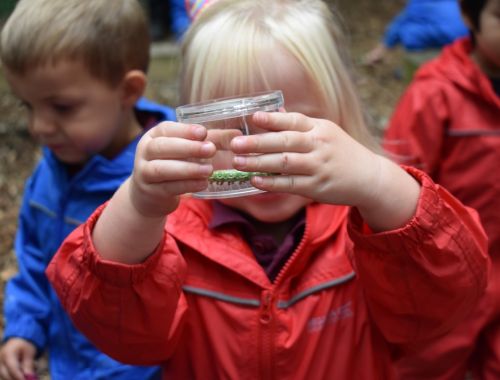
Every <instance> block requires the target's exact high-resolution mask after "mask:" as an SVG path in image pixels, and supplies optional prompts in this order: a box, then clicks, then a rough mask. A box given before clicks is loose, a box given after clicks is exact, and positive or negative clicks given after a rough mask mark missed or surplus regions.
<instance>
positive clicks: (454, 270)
mask: <svg viewBox="0 0 500 380" xmlns="http://www.w3.org/2000/svg"><path fill="white" fill-rule="evenodd" d="M407 170H408V171H409V173H411V174H412V175H414V176H415V178H417V179H418V181H419V182H420V183H421V184H422V191H421V195H420V199H419V202H418V207H417V211H416V214H415V216H414V217H413V218H412V219H411V220H410V221H409V223H407V224H406V225H405V226H403V227H402V228H399V229H395V230H393V231H387V232H383V233H378V234H370V233H366V229H365V228H363V220H362V218H361V217H360V215H359V214H357V213H356V212H355V211H354V212H352V214H351V218H350V222H351V223H350V226H349V235H350V237H351V239H352V241H353V242H354V259H355V263H356V269H357V273H358V275H359V280H360V281H361V283H362V285H363V289H364V293H365V295H366V299H367V303H368V306H369V310H370V313H371V315H372V317H373V319H374V321H375V323H376V324H377V326H378V327H379V329H380V331H381V332H382V333H383V334H384V336H385V337H386V339H387V340H388V341H389V342H392V343H396V344H404V345H406V346H412V345H416V344H418V343H420V342H423V341H427V342H428V341H429V339H432V338H435V337H438V336H439V335H441V334H443V333H445V332H447V331H449V330H451V329H452V328H453V327H454V326H456V325H457V324H458V323H459V322H460V321H461V320H462V319H463V318H464V317H465V316H466V315H467V313H469V312H470V311H471V310H472V309H473V308H474V307H475V305H476V304H477V302H478V300H479V299H480V297H481V295H482V294H483V292H484V290H485V288H486V283H487V273H488V268H489V259H488V255H487V240H486V236H485V233H484V231H483V229H482V228H481V224H480V222H479V218H478V215H477V213H476V212H474V211H473V210H471V209H467V208H466V207H465V206H463V205H462V204H461V203H460V202H459V201H458V200H456V199H455V198H454V197H453V196H452V195H451V194H450V193H448V192H447V191H446V190H445V189H443V188H441V187H440V186H439V185H436V184H434V183H433V182H432V181H431V180H430V178H428V177H427V176H426V175H425V174H424V173H422V172H420V171H418V170H416V169H412V168H408V169H407Z"/></svg>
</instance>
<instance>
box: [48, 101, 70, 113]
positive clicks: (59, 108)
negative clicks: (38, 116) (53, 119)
mask: <svg viewBox="0 0 500 380" xmlns="http://www.w3.org/2000/svg"><path fill="white" fill-rule="evenodd" d="M52 107H54V110H55V111H56V112H58V113H61V114H67V113H70V112H71V111H73V110H74V106H73V105H72V104H57V103H56V104H53V106H52Z"/></svg>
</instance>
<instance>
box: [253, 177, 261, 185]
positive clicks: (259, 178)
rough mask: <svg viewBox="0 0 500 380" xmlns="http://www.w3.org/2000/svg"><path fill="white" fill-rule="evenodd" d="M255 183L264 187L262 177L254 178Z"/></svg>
mask: <svg viewBox="0 0 500 380" xmlns="http://www.w3.org/2000/svg"><path fill="white" fill-rule="evenodd" d="M252 180H253V183H254V184H256V185H262V184H263V183H264V181H263V180H262V177H257V176H256V177H252Z"/></svg>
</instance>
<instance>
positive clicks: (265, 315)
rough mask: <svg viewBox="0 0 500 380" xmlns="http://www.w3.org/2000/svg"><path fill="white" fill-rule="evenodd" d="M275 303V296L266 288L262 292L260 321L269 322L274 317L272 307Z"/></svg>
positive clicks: (265, 323)
mask: <svg viewBox="0 0 500 380" xmlns="http://www.w3.org/2000/svg"><path fill="white" fill-rule="evenodd" d="M272 304H273V296H272V294H271V292H270V291H268V290H265V291H264V292H263V293H262V309H261V312H260V323H262V324H263V325H267V324H269V322H271V320H272V319H273V316H272V311H271V307H272Z"/></svg>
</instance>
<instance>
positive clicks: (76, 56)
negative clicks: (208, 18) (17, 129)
mask: <svg viewBox="0 0 500 380" xmlns="http://www.w3.org/2000/svg"><path fill="white" fill-rule="evenodd" d="M149 45H150V38H149V29H148V22H147V19H146V15H145V13H144V10H143V8H142V6H141V5H140V4H139V2H138V1H137V0H105V1H103V0H84V1H82V0H20V1H19V2H18V4H17V6H16V8H15V9H14V11H13V13H12V14H11V15H10V17H9V19H8V20H7V22H6V24H5V26H4V28H3V30H2V34H1V38H0V59H1V60H2V63H3V65H5V66H6V68H7V69H8V70H10V71H12V72H13V73H16V74H20V75H22V74H24V73H25V72H26V71H27V70H29V69H31V68H33V67H37V66H42V65H46V64H54V63H57V62H58V61H60V60H66V59H68V60H80V61H81V62H82V63H83V64H84V65H85V66H86V67H87V68H88V70H89V72H90V73H91V74H92V75H94V76H95V77H96V78H98V79H102V80H104V81H106V82H108V83H109V84H111V85H115V84H117V83H118V82H119V81H120V80H121V79H122V78H123V76H124V75H125V73H126V72H127V71H129V70H134V69H137V70H142V71H144V72H146V71H147V67H148V64H149Z"/></svg>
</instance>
